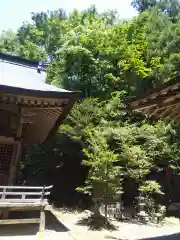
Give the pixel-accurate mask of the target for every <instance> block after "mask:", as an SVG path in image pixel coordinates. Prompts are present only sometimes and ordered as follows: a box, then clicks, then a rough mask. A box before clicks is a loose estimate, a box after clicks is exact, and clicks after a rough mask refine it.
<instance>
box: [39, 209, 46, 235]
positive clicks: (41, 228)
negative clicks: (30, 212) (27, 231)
mask: <svg viewBox="0 0 180 240" xmlns="http://www.w3.org/2000/svg"><path fill="white" fill-rule="evenodd" d="M45 218H46V216H45V207H44V206H43V207H41V211H40V225H39V231H40V232H44V231H45V224H46V221H45Z"/></svg>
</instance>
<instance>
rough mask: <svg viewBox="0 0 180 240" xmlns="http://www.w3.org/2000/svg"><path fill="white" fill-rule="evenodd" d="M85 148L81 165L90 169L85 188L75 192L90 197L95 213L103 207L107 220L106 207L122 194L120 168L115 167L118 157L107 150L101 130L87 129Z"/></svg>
mask: <svg viewBox="0 0 180 240" xmlns="http://www.w3.org/2000/svg"><path fill="white" fill-rule="evenodd" d="M86 137H87V138H88V140H87V143H88V146H87V148H85V149H84V153H85V157H86V158H85V159H86V160H84V161H83V164H84V165H85V166H87V167H89V168H90V170H89V174H88V179H87V181H86V186H84V187H79V188H77V190H79V191H83V192H84V193H89V194H90V195H92V200H93V202H94V205H95V213H96V214H97V213H99V207H100V204H101V203H103V204H104V205H105V217H106V218H107V205H108V203H109V202H112V201H113V200H116V201H117V200H118V199H119V198H120V194H121V193H122V185H121V180H122V179H121V171H120V169H121V168H120V166H115V163H116V162H117V160H118V155H117V154H115V153H113V151H111V150H110V149H109V148H108V144H107V139H106V138H105V136H103V133H102V130H101V129H96V130H92V129H87V130H86Z"/></svg>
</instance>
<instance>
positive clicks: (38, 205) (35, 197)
mask: <svg viewBox="0 0 180 240" xmlns="http://www.w3.org/2000/svg"><path fill="white" fill-rule="evenodd" d="M51 188H52V186H48V187H30V186H0V216H1V219H0V224H21V223H39V231H44V230H45V208H46V206H47V205H48V200H47V196H48V195H49V194H50V189H51ZM27 210H32V211H33V210H39V211H40V217H39V218H28V219H8V213H9V212H10V211H27Z"/></svg>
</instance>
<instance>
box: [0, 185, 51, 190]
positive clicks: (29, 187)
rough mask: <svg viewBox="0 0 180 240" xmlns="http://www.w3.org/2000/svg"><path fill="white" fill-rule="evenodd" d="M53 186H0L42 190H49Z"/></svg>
mask: <svg viewBox="0 0 180 240" xmlns="http://www.w3.org/2000/svg"><path fill="white" fill-rule="evenodd" d="M52 187H53V186H52V185H51V186H47V187H44V186H43V187H35V186H34V187H33V186H0V188H2V189H4V188H6V189H13V190H14V189H29V190H30V189H31V190H42V189H45V190H48V189H51V188H52Z"/></svg>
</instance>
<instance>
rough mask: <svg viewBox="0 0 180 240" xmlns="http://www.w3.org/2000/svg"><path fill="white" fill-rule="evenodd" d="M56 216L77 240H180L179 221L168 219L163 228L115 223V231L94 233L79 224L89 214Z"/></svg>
mask: <svg viewBox="0 0 180 240" xmlns="http://www.w3.org/2000/svg"><path fill="white" fill-rule="evenodd" d="M54 214H55V215H56V216H58V218H59V219H60V220H61V221H62V222H63V223H64V224H65V225H66V227H68V228H69V229H70V233H71V234H72V236H73V237H74V239H77V240H85V239H86V240H101V239H116V240H140V239H148V240H177V239H178V240H179V239H180V224H179V220H177V219H167V220H166V224H164V225H163V226H153V225H151V226H150V225H141V224H138V223H123V222H118V221H113V224H114V225H115V226H116V228H117V229H116V230H115V231H108V230H101V231H92V230H89V228H88V227H87V226H82V225H81V226H80V225H78V222H79V221H80V220H82V219H83V218H85V217H87V216H88V214H89V213H88V212H83V213H78V212H65V211H62V210H61V211H59V210H54Z"/></svg>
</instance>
